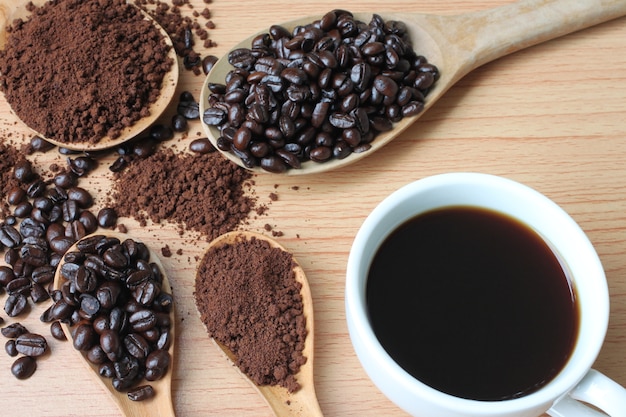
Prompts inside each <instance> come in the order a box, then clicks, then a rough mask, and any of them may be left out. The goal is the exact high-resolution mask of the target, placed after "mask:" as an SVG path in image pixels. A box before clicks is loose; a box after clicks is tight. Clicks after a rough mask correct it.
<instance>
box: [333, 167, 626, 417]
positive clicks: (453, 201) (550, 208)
mask: <svg viewBox="0 0 626 417" xmlns="http://www.w3.org/2000/svg"><path fill="white" fill-rule="evenodd" d="M458 205H463V206H468V205H469V206H478V207H483V208H488V209H492V210H496V211H499V212H502V213H505V214H508V215H509V216H512V217H514V218H516V219H518V220H520V221H522V222H523V223H525V224H526V225H528V226H530V227H531V228H533V229H534V230H535V231H537V232H538V233H539V234H540V235H541V236H543V238H544V239H545V240H546V241H547V242H549V244H550V245H551V246H552V248H553V249H554V251H555V252H556V253H558V255H559V257H560V259H561V260H562V261H563V262H564V263H565V264H566V265H567V267H568V268H569V272H570V274H571V276H572V279H573V281H574V284H575V286H576V289H577V295H578V303H579V310H580V326H579V331H578V338H577V340H576V343H575V347H574V350H573V352H572V354H571V356H570V359H569V361H568V362H567V363H566V365H565V366H564V368H563V369H562V370H561V371H560V372H559V373H558V374H557V375H556V377H554V379H552V380H551V381H550V382H548V383H547V384H546V385H544V386H543V387H542V388H540V389H539V390H537V391H535V392H533V393H530V394H528V395H525V396H523V397H520V398H515V399H510V400H502V401H478V400H469V399H464V398H459V397H455V396H452V395H449V394H446V393H443V392H441V391H437V390H436V389H434V388H431V387H430V386H428V385H426V384H424V383H422V382H420V381H419V380H417V379H415V378H414V377H413V376H411V375H410V374H409V373H408V372H406V371H405V370H404V369H403V368H402V367H400V366H399V365H398V364H397V363H396V362H395V361H394V360H393V359H392V357H391V356H389V354H388V353H387V352H386V351H385V349H384V348H383V347H382V345H381V344H380V342H379V341H378V339H377V337H376V335H375V334H374V331H373V330H372V327H371V325H370V322H369V319H368V309H367V305H366V283H367V282H366V281H367V276H368V270H369V267H370V264H371V261H372V259H373V257H374V255H375V254H376V251H377V250H378V248H379V246H380V245H381V244H382V242H383V241H384V240H385V238H386V237H387V236H389V234H390V233H391V232H392V231H394V230H395V229H396V228H397V227H398V226H400V225H401V224H403V223H404V222H405V221H406V220H408V219H411V218H413V217H415V216H416V215H418V214H420V213H423V212H426V211H429V210H432V209H436V208H441V207H447V206H458ZM345 297H346V299H345V303H346V318H347V322H348V330H349V333H350V338H351V340H352V344H353V346H354V349H355V351H356V354H357V356H358V358H359V360H360V362H361V364H362V366H363V368H364V369H365V371H366V372H367V374H368V375H369V377H370V378H371V380H372V381H373V382H374V384H375V385H376V386H377V387H378V388H379V389H380V390H381V391H382V392H383V393H384V394H385V395H386V396H387V397H388V398H389V399H391V400H392V401H393V402H394V403H396V404H397V405H398V406H399V407H400V408H402V409H404V410H405V411H407V412H408V413H409V414H411V415H413V416H417V417H489V416H502V417H505V416H506V417H537V416H540V415H542V414H543V413H548V414H549V415H551V416H562V417H593V416H605V415H609V416H611V417H624V416H626V390H625V389H624V388H623V387H621V386H620V385H619V384H617V383H616V382H614V381H612V380H611V379H609V378H608V377H606V376H604V375H603V374H601V373H599V372H597V371H595V370H593V369H591V367H592V365H593V363H594V362H595V360H596V357H597V355H598V353H599V351H600V348H601V346H602V343H603V342H604V337H605V334H606V330H607V326H608V319H609V294H608V288H607V283H606V277H605V274H604V270H603V268H602V265H601V263H600V260H599V258H598V255H597V253H596V251H595V249H594V248H593V246H592V245H591V243H590V241H589V239H588V238H587V236H586V235H585V233H584V232H583V231H582V230H581V228H580V227H579V226H578V225H577V224H576V222H575V221H574V220H573V219H572V218H571V217H570V216H569V215H568V214H567V213H566V212H565V211H564V210H563V209H561V208H560V207H559V206H558V205H556V204H555V203H554V202H552V201H551V200H550V199H548V198H547V197H545V196H543V195H542V194H540V193H539V192H537V191H535V190H533V189H531V188H529V187H527V186H525V185H522V184H520V183H517V182H515V181H512V180H509V179H505V178H502V177H498V176H493V175H487V174H478V173H449V174H441V175H436V176H432V177H428V178H424V179H421V180H418V181H415V182H413V183H410V184H408V185H406V186H404V187H402V188H400V189H399V190H397V191H396V192H394V193H393V194H391V195H390V196H388V197H387V198H386V199H384V200H383V201H382V202H381V203H380V204H379V205H378V206H377V207H376V208H375V209H374V210H373V211H372V212H371V214H370V215H369V216H368V217H367V219H366V220H365V221H364V223H363V225H362V226H361V228H360V230H359V231H358V233H357V235H356V237H355V239H354V243H353V245H352V249H351V251H350V255H349V258H348V265H347V277H346V293H345ZM477 378H479V376H477ZM585 403H586V404H585ZM587 404H591V405H593V407H590V406H588V405H587ZM598 409H599V410H602V411H603V412H604V413H606V414H603V413H601V412H599V411H597V410H598Z"/></svg>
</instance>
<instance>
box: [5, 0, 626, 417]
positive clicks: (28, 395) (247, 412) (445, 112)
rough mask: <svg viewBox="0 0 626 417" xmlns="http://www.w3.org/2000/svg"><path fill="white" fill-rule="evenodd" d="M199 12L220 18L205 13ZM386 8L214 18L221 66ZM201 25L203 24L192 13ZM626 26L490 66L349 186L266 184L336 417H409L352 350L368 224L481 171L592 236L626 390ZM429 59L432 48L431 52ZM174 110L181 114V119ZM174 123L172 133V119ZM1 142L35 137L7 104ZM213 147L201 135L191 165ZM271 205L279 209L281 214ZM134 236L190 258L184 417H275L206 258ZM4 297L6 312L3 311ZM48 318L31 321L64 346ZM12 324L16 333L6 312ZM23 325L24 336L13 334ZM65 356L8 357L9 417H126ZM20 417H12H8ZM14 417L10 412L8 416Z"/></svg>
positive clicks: (93, 178)
mask: <svg viewBox="0 0 626 417" xmlns="http://www.w3.org/2000/svg"><path fill="white" fill-rule="evenodd" d="M192 3H193V4H194V6H195V8H196V10H199V11H201V10H202V9H203V8H204V7H207V5H206V4H205V3H203V1H202V0H193V1H192ZM507 3H510V2H509V1H506V0H450V1H446V2H427V1H423V0H417V1H415V0H392V1H388V2H385V3H384V10H385V11H400V12H402V11H411V12H422V13H441V14H455V13H462V12H470V11H476V10H481V9H486V8H490V7H495V6H498V5H502V4H507ZM380 4H381V3H380V2H379V1H374V0H359V1H357V0H346V1H344V2H342V3H341V4H338V3H336V2H333V1H329V0H318V1H316V2H294V3H293V4H290V3H288V2H286V1H284V0H266V1H263V2H257V1H252V0H239V1H224V0H214V1H213V3H211V4H208V7H209V8H210V9H211V10H212V12H213V17H212V19H213V21H214V22H215V23H216V25H217V28H216V29H215V30H212V31H210V33H211V38H212V39H213V40H214V41H215V42H217V44H218V47H216V48H213V49H212V50H210V51H208V52H209V53H213V54H215V55H218V56H219V55H221V54H222V53H224V52H225V51H226V50H228V49H229V48H230V46H232V45H234V44H235V43H236V42H237V41H238V40H239V39H241V38H244V37H246V36H248V35H249V34H251V33H254V32H257V31H259V30H261V29H263V28H266V27H268V26H269V25H270V24H272V23H276V22H280V21H285V20H289V19H295V18H297V17H299V16H303V15H311V14H316V13H320V10H330V9H332V8H335V7H342V8H346V9H351V10H354V11H377V10H379V8H380V7H381V6H380ZM183 10H184V12H185V13H189V15H191V12H192V11H191V10H190V9H187V8H183ZM624 39H626V20H625V19H624V18H621V19H617V20H614V21H611V22H608V23H604V24H601V25H599V26H596V27H593V28H590V29H585V30H583V31H579V32H576V33H573V34H570V35H567V36H564V37H562V38H559V39H556V40H553V41H549V42H547V43H544V44H541V45H537V46H534V47H531V48H528V49H525V50H523V51H520V52H517V53H515V54H512V55H509V56H507V57H504V58H501V59H499V60H496V61H494V62H491V63H489V64H486V65H484V66H482V67H479V68H478V69H476V70H474V71H472V72H471V73H470V74H468V75H467V76H465V77H464V78H462V79H461V80H460V81H459V82H458V83H457V84H456V85H455V86H454V87H452V88H451V89H450V90H449V91H448V92H447V93H446V94H445V95H444V96H443V97H442V98H441V99H440V100H439V101H438V102H437V104H436V105H435V106H433V107H432V108H431V109H430V110H429V111H428V112H427V113H425V114H424V115H423V117H422V118H421V119H420V120H419V122H417V123H415V124H414V125H412V126H411V127H409V128H408V129H407V130H406V131H405V132H404V133H403V134H402V135H401V136H400V137H399V138H397V139H396V140H394V141H393V142H392V143H390V144H388V145H387V146H385V147H384V148H383V149H381V150H380V151H378V152H377V153H376V155H375V156H372V157H370V158H365V159H364V160H362V161H359V162H357V163H355V164H353V165H351V166H348V167H345V168H342V169H340V170H338V171H336V172H332V173H326V174H319V175H313V176H305V177H280V176H272V175H259V176H257V177H256V178H255V182H256V185H255V186H254V192H255V194H256V196H257V198H258V203H259V204H266V205H268V207H269V208H268V211H267V214H266V215H263V216H256V217H254V218H251V219H250V223H249V224H248V225H246V226H245V228H246V229H248V230H252V231H260V232H263V233H267V232H265V231H264V225H265V224H270V225H271V226H273V227H274V228H275V230H278V231H282V232H283V233H284V236H282V237H280V238H278V241H279V243H281V244H282V245H283V246H284V247H285V248H287V249H288V250H290V251H291V252H293V253H294V255H295V256H296V258H297V259H298V261H299V262H300V264H301V265H302V267H303V268H304V270H305V272H306V274H307V277H308V280H309V283H310V286H311V292H312V296H313V303H314V310H315V378H316V379H315V386H316V391H317V396H318V399H319V402H320V406H321V409H322V411H323V412H324V415H326V416H330V417H332V416H392V417H393V416H404V415H406V414H405V413H403V412H402V411H401V410H399V409H398V408H397V407H396V406H394V405H393V404H392V403H391V402H390V401H389V400H387V399H386V398H385V397H384V396H383V395H382V394H381V393H380V392H379V391H378V390H377V389H376V388H375V387H374V386H373V384H372V383H371V382H370V381H369V379H368V378H367V376H366V375H365V373H364V371H363V370H362V368H361V366H360V364H359V362H358V360H357V358H356V356H355V354H354V351H353V350H352V346H351V344H350V340H349V338H348V333H347V327H346V324H345V316H344V300H343V291H344V279H345V277H344V275H345V267H346V261H347V257H348V252H349V250H350V245H351V243H352V239H353V238H354V235H355V234H356V232H357V230H358V228H359V226H360V225H361V223H362V222H363V220H364V219H365V217H366V216H367V214H368V213H369V212H370V211H371V210H372V209H373V208H374V206H375V205H376V204H378V203H379V202H380V201H381V200H382V199H383V198H384V197H385V196H387V195H388V194H389V193H391V192H392V191H394V190H395V189H397V188H399V187H400V186H402V185H405V184H406V183H408V182H410V181H412V180H416V179H419V178H422V177H424V176H427V175H432V174H437V173H442V172H451V171H478V172H485V173H490V174H497V175H502V176H505V177H508V178H512V179H514V180H517V181H520V182H522V183H525V184H527V185H529V186H531V187H534V188H536V189H537V190H539V191H540V192H542V193H544V194H546V195H547V196H548V197H550V198H552V199H553V200H554V201H556V202H557V203H558V204H560V205H561V206H562V207H563V208H564V209H565V210H566V211H568V212H569V213H570V214H571V215H572V217H573V218H574V219H575V220H576V221H578V222H579V224H580V225H581V227H582V228H583V229H584V230H585V232H586V233H587V234H588V235H589V238H590V239H591V241H592V242H593V244H594V245H595V247H596V249H597V251H598V253H599V255H600V258H601V260H602V262H603V264H604V267H605V269H606V272H607V279H608V282H609V289H610V293H611V303H612V304H611V318H610V324H609V330H608V334H607V338H606V343H605V345H604V348H603V350H602V351H601V353H600V356H599V357H598V360H597V362H596V364H595V367H596V368H597V369H598V370H600V371H602V372H604V373H605V374H607V375H608V376H610V377H611V378H613V379H615V380H616V381H617V382H619V383H620V384H622V385H626V360H625V359H624V351H625V349H626V187H625V186H624V185H625V183H626V164H625V155H626V122H625V120H626V118H625V114H626V44H625V43H624ZM418 48H419V47H418ZM202 81H203V77H196V76H193V75H191V74H190V73H188V72H186V71H184V70H183V71H181V79H180V83H179V86H178V91H179V92H180V91H183V90H190V91H192V92H193V93H194V94H195V96H196V97H199V95H200V85H201V84H202ZM173 111H174V109H173V108H172V109H171V110H170V114H172V113H173ZM165 120H167V119H165ZM0 135H2V136H3V137H5V138H6V137H9V136H10V137H11V139H12V140H13V141H14V142H15V143H23V142H25V141H27V140H28V139H29V137H30V136H29V133H28V130H27V129H25V128H24V127H23V126H22V125H21V123H20V122H19V121H17V120H16V119H15V117H14V116H13V115H11V113H10V111H9V108H8V106H7V104H6V102H5V101H4V99H3V98H2V97H0ZM200 136H203V133H202V129H201V126H200V124H199V122H196V123H194V124H192V130H191V131H190V133H189V135H188V138H187V139H183V138H177V139H175V140H174V141H173V146H176V147H177V148H178V149H185V148H186V147H187V146H188V143H189V141H190V139H192V138H196V137H200ZM33 160H35V161H36V162H37V164H38V165H40V166H42V167H48V166H49V165H50V163H52V162H57V163H64V158H62V157H61V156H59V155H58V154H57V153H56V152H54V151H52V152H49V153H47V154H43V155H41V154H39V155H34V156H33ZM110 162H111V160H103V161H102V163H101V167H100V168H99V170H98V171H97V172H95V173H93V174H92V175H90V176H89V178H88V179H85V180H83V181H82V182H81V184H83V185H85V184H86V187H87V188H89V189H90V190H92V191H93V192H97V193H99V194H98V196H99V197H98V198H97V200H96V204H97V206H102V205H104V204H105V197H104V196H105V194H106V190H108V189H109V188H110V184H111V176H110V174H109V173H108V170H107V167H108V165H109V164H110ZM270 193H276V194H277V195H278V200H277V201H272V200H271V199H270V197H269V195H270ZM121 222H122V223H124V224H125V225H126V226H127V227H128V229H129V233H132V235H133V236H136V237H137V238H138V239H141V240H143V241H145V242H146V243H148V244H149V245H152V246H153V247H155V248H157V249H158V248H160V247H163V246H165V245H166V244H167V245H169V246H170V248H172V252H174V253H175V252H176V250H178V249H182V251H183V254H182V255H176V254H174V255H173V256H172V257H170V258H164V259H163V263H164V267H165V269H166V272H167V274H168V276H169V277H170V281H171V284H172V287H173V291H174V296H175V298H176V303H177V311H176V313H177V317H178V322H177V328H176V329H177V344H176V363H175V371H174V380H173V386H172V392H173V397H174V407H175V410H176V413H177V415H178V416H179V417H184V416H198V415H202V416H231V415H232V416H255V417H258V416H267V417H269V416H272V415H273V414H272V411H271V410H270V409H269V407H268V406H267V405H266V404H265V402H264V401H263V399H262V398H261V397H260V396H259V395H258V394H257V392H256V391H255V390H254V389H253V388H252V387H251V386H250V385H249V384H248V383H247V382H246V381H244V380H243V379H242V378H241V377H240V375H239V374H238V372H237V371H236V370H235V369H233V367H232V365H230V364H229V362H227V361H226V360H225V359H224V357H223V355H222V354H221V353H220V352H219V351H218V350H217V349H216V348H215V346H214V345H213V344H212V343H211V342H210V341H209V340H208V338H207V337H206V333H205V331H204V328H203V326H202V323H201V322H200V320H199V318H198V317H197V313H196V309H195V306H194V302H193V281H194V274H195V268H196V266H197V262H198V260H199V257H200V256H201V254H202V252H203V251H204V249H205V244H206V242H205V241H204V240H202V239H199V240H198V239H195V238H194V236H192V235H186V236H183V237H180V236H178V234H177V228H176V227H175V226H174V225H167V224H166V225H161V226H156V227H152V226H151V227H148V228H140V227H139V226H138V225H137V223H136V222H134V221H133V220H131V219H121ZM4 299H5V296H0V304H4ZM42 311H43V306H42V308H41V309H40V308H39V307H37V308H36V309H34V310H33V311H32V312H31V313H30V314H29V315H28V316H26V317H20V318H19V320H20V321H21V322H23V323H24V324H25V325H26V326H27V327H29V328H30V329H31V330H33V331H38V332H40V333H42V334H46V335H47V334H49V330H48V326H47V325H45V324H43V323H41V322H39V315H40V314H41V312H42ZM0 315H1V316H3V317H4V318H5V319H6V315H5V314H4V312H1V311H0ZM12 321H13V320H10V321H9V322H12ZM48 339H49V342H50V344H51V354H50V355H49V356H47V357H44V358H42V359H40V360H39V361H38V370H37V372H36V373H35V374H34V376H33V377H32V378H31V379H28V380H25V381H18V380H16V379H15V378H13V377H12V376H11V374H10V370H9V367H10V364H11V363H12V361H13V359H12V358H9V357H8V356H7V355H5V354H0V375H2V376H0V400H2V403H3V410H2V411H0V414H1V415H11V416H13V417H22V416H24V417H26V416H32V415H37V416H85V415H89V416H97V417H103V416H109V417H111V416H120V413H119V411H118V410H117V407H116V406H115V404H114V403H113V402H112V401H109V399H108V398H107V396H106V393H105V391H104V390H103V389H102V388H101V387H99V386H98V385H96V384H94V383H93V381H92V379H91V378H90V376H89V375H88V374H86V372H85V369H84V367H83V364H81V363H79V362H78V361H76V360H75V358H74V353H73V352H71V351H70V349H72V347H71V346H70V345H69V344H67V343H61V342H57V341H55V340H54V339H52V338H51V337H50V338H48ZM7 410H9V411H7ZM5 411H7V412H5Z"/></svg>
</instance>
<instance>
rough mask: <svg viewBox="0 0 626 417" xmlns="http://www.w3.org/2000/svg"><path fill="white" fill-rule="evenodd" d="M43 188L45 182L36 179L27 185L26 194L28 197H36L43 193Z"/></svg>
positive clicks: (44, 187)
mask: <svg viewBox="0 0 626 417" xmlns="http://www.w3.org/2000/svg"><path fill="white" fill-rule="evenodd" d="M45 190H46V183H45V182H44V181H43V180H41V179H37V180H34V181H33V182H31V183H30V184H29V185H28V187H27V188H26V195H27V196H29V197H30V198H36V197H39V196H41V195H43V193H44V192H45Z"/></svg>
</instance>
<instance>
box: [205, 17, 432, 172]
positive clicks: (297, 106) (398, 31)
mask: <svg viewBox="0 0 626 417" xmlns="http://www.w3.org/2000/svg"><path fill="white" fill-rule="evenodd" d="M228 60H229V62H230V64H231V65H232V66H233V67H234V69H233V70H232V71H230V72H229V73H228V75H227V76H226V79H225V84H210V85H209V90H210V92H211V95H210V98H209V108H208V109H207V110H205V112H204V114H203V115H202V118H203V121H204V123H206V124H207V125H211V126H218V127H219V129H220V137H219V139H218V141H217V146H218V148H219V149H221V150H223V151H229V152H232V153H233V154H235V155H237V156H238V157H239V158H241V160H242V161H243V163H244V164H245V166H247V167H249V168H251V167H256V166H260V167H261V168H263V169H265V170H267V171H270V172H275V173H281V172H284V171H286V170H287V169H291V168H296V169H297V168H300V167H301V163H302V162H304V161H308V160H311V161H315V162H325V161H328V160H330V159H332V158H337V159H343V158H346V157H347V156H349V155H350V154H351V153H353V152H355V153H356V152H364V151H366V150H368V149H369V148H370V147H371V145H370V143H371V141H372V140H374V137H375V136H376V134H377V133H378V132H383V131H387V130H390V129H391V128H392V127H393V123H395V122H398V121H399V120H401V119H402V118H403V117H407V116H413V115H416V114H418V113H419V112H421V111H422V110H423V108H424V97H425V96H426V94H427V93H428V92H429V90H430V89H431V87H432V86H433V84H434V83H435V82H436V80H437V79H438V77H439V71H438V69H437V68H436V67H435V66H434V65H432V64H430V63H428V61H427V59H426V58H424V57H423V56H420V55H417V54H416V53H415V52H414V51H413V49H412V45H411V41H410V38H409V35H408V33H407V28H406V26H405V25H404V24H403V23H402V22H398V21H389V22H385V21H384V20H383V19H382V18H381V17H380V16H378V15H373V17H372V20H371V21H370V23H369V24H366V23H364V22H361V21H358V20H356V19H355V18H354V17H353V15H352V13H350V12H349V11H345V10H333V11H331V12H328V13H327V14H326V15H324V16H323V17H322V18H321V19H320V20H318V21H315V22H313V23H311V24H308V25H304V26H298V27H296V28H294V29H293V31H291V32H289V31H288V30H286V29H285V28H284V27H281V26H278V25H274V26H272V27H271V28H270V31H269V33H265V34H261V35H258V36H257V37H256V38H255V39H254V40H253V41H252V45H251V47H250V48H240V49H236V50H233V51H231V52H230V53H229V55H228Z"/></svg>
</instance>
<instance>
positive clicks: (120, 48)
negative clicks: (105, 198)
mask: <svg viewBox="0 0 626 417" xmlns="http://www.w3.org/2000/svg"><path fill="white" fill-rule="evenodd" d="M29 10H30V11H31V12H32V14H31V16H30V17H29V18H28V19H26V20H16V21H14V22H13V24H12V25H11V26H10V27H9V28H8V31H9V37H8V39H7V45H6V49H5V50H4V51H0V73H1V75H0V89H2V91H3V92H4V93H5V96H6V98H7V101H8V102H9V104H10V105H11V107H12V109H13V110H14V111H15V113H16V114H17V115H18V117H19V118H20V119H21V120H22V121H23V122H24V123H26V124H27V125H28V126H29V127H30V128H31V129H34V130H36V131H38V132H40V133H41V134H43V135H44V136H46V137H48V138H49V139H53V140H57V141H59V142H63V143H76V142H90V143H96V142H98V141H99V140H100V139H102V137H104V136H109V137H111V138H116V137H118V136H119V135H120V131H121V130H122V129H123V128H125V127H128V126H131V125H133V124H134V123H135V122H136V121H138V120H139V119H141V118H142V117H145V116H148V115H149V107H150V104H151V103H154V102H155V101H156V100H157V97H158V96H159V94H160V89H161V83H162V81H163V78H164V76H165V74H166V73H167V72H168V71H169V70H170V68H171V67H172V65H174V64H175V63H174V62H173V60H171V59H170V58H168V56H167V54H168V51H169V50H170V46H168V45H167V44H166V42H165V38H164V36H163V35H162V33H161V32H160V31H159V30H158V29H157V28H156V26H155V25H153V24H152V23H151V22H150V21H148V20H146V19H145V18H144V15H143V13H142V12H141V11H140V10H139V9H138V8H137V7H135V6H132V5H130V4H127V3H126V2H125V1H124V0H100V1H88V0H57V1H54V2H52V1H51V2H47V3H45V4H44V5H43V6H42V7H34V6H32V4H31V6H30V9H29Z"/></svg>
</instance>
